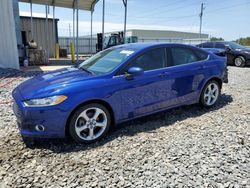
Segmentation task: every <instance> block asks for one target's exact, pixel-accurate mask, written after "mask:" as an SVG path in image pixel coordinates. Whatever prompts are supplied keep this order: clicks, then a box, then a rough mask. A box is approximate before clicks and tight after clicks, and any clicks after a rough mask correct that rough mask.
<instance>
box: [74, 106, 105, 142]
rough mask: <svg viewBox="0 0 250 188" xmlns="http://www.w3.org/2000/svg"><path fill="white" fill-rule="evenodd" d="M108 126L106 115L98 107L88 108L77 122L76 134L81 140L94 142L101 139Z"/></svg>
mask: <svg viewBox="0 0 250 188" xmlns="http://www.w3.org/2000/svg"><path fill="white" fill-rule="evenodd" d="M107 125H108V120H107V115H106V113H105V112H104V111H103V110H102V109H100V108H97V107H92V108H87V109H86V110H84V111H83V112H81V113H80V115H79V116H78V117H77V119H76V121H75V132H76V134H77V135H78V137H79V138H81V139H82V140H85V141H92V140H95V139H97V138H99V137H100V136H101V135H102V134H103V133H104V131H105V129H106V127H107Z"/></svg>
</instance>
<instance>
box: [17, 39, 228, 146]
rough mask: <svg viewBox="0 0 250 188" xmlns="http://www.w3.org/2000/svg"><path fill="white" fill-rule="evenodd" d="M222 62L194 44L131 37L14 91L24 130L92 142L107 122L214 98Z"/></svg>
mask: <svg viewBox="0 0 250 188" xmlns="http://www.w3.org/2000/svg"><path fill="white" fill-rule="evenodd" d="M226 75H227V74H226V62H225V60H224V59H223V58H220V57H218V56H216V55H214V54H211V53H208V52H206V51H204V50H201V49H199V48H197V47H193V46H187V45H182V44H168V43H162V44H160V43H156V44H149V43H142V44H140V43H135V44H126V45H121V46H116V47H112V48H109V49H107V50H104V51H101V52H99V53H97V54H96V55H94V56H92V57H91V58H89V59H88V60H86V61H84V62H83V63H81V64H80V65H79V66H78V67H71V68H65V69H61V70H57V71H53V72H50V73H46V74H43V75H41V76H37V77H34V78H32V79H30V80H28V81H25V82H23V83H22V84H20V85H19V86H18V87H17V88H15V89H14V91H13V98H14V101H15V102H14V112H15V115H16V117H17V122H18V126H19V129H20V132H21V134H22V135H23V136H24V137H53V138H55V137H65V136H66V135H67V134H69V135H70V136H71V137H72V138H73V139H74V140H75V141H77V142H80V143H90V142H95V141H96V140H99V139H100V138H102V137H103V136H104V135H105V134H106V133H107V132H108V130H109V128H110V127H111V126H114V125H118V124H119V123H121V122H125V121H128V120H131V119H134V118H138V117H141V116H146V115H149V114H153V113H156V112H159V111H163V110H166V109H170V108H174V107H178V106H182V105H189V104H194V103H201V104H202V105H203V106H205V107H211V106H213V105H215V103H216V102H217V100H218V98H219V95H220V92H221V88H222V83H223V80H227V78H226Z"/></svg>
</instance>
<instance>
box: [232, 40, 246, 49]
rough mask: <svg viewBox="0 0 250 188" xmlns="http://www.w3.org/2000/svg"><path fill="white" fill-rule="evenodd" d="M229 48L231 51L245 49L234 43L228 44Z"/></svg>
mask: <svg viewBox="0 0 250 188" xmlns="http://www.w3.org/2000/svg"><path fill="white" fill-rule="evenodd" d="M229 46H230V47H231V48H232V49H234V50H235V49H245V47H244V46H241V45H240V44H238V43H236V42H230V43H229Z"/></svg>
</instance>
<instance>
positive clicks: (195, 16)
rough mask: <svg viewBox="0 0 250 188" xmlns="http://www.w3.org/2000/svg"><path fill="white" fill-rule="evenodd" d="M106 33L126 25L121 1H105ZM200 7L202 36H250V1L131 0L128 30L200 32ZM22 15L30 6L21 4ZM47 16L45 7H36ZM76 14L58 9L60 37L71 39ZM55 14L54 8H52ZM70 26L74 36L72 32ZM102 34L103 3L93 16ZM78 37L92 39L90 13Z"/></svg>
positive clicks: (82, 21) (95, 27)
mask: <svg viewBox="0 0 250 188" xmlns="http://www.w3.org/2000/svg"><path fill="white" fill-rule="evenodd" d="M105 2H106V5H105V32H111V31H121V30H123V23H124V6H123V2H122V0H105ZM201 3H204V7H205V9H204V13H203V24H202V33H206V34H209V35H210V36H212V37H222V38H224V39H225V40H236V39H238V38H240V37H247V36H250V0H128V17H127V29H156V30H174V31H188V32H197V33H198V32H199V25H200V18H199V14H200V10H201ZM19 11H20V12H21V13H25V12H26V13H27V12H29V11H30V6H29V4H27V3H19ZM33 12H36V13H40V14H45V7H44V6H41V5H35V4H34V5H33ZM72 12H73V11H72V10H71V9H66V8H56V14H55V15H56V18H58V19H59V22H58V34H59V36H69V35H70V33H71V35H72V25H73V21H72V20H73V13H72ZM50 13H51V14H52V8H50ZM69 25H70V27H71V32H70V31H69ZM101 31H102V0H100V1H99V2H98V3H97V5H96V7H95V12H94V14H93V33H94V34H96V33H99V32H101ZM79 35H80V36H86V35H90V12H88V11H79Z"/></svg>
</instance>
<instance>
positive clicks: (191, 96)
mask: <svg viewBox="0 0 250 188" xmlns="http://www.w3.org/2000/svg"><path fill="white" fill-rule="evenodd" d="M167 51H168V54H169V55H168V57H169V58H168V64H167V67H168V68H167V69H166V70H167V71H166V80H167V79H168V77H170V78H171V79H172V80H173V81H174V83H173V85H172V92H174V93H175V99H172V100H168V101H169V102H168V103H167V105H168V106H167V107H169V105H171V106H176V105H181V104H191V103H194V102H197V100H199V93H200V91H199V89H200V88H201V87H202V84H203V82H204V80H205V78H206V69H207V68H209V67H207V64H206V63H205V62H204V61H205V60H206V59H207V58H208V54H207V53H206V52H203V51H200V50H197V51H196V50H194V49H193V48H189V47H183V46H178V45H177V46H173V47H169V48H167Z"/></svg>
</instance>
